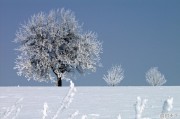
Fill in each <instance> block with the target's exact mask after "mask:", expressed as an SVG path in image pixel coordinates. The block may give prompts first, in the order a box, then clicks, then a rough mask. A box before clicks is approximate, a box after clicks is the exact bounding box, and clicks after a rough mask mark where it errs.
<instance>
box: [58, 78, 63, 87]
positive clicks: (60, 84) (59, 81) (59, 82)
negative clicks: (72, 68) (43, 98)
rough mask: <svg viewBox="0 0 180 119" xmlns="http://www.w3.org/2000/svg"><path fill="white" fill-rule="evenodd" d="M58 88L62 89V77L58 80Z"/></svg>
mask: <svg viewBox="0 0 180 119" xmlns="http://www.w3.org/2000/svg"><path fill="white" fill-rule="evenodd" d="M57 86H58V87H61V86H62V79H61V77H60V78H57Z"/></svg>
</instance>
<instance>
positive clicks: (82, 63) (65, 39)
mask: <svg viewBox="0 0 180 119" xmlns="http://www.w3.org/2000/svg"><path fill="white" fill-rule="evenodd" d="M15 42H18V43H20V47H19V48H18V49H17V50H18V51H19V52H20V54H19V55H18V57H17V59H16V62H15V63H16V65H15V67H14V68H15V69H17V70H18V72H17V74H18V75H20V76H21V75H23V76H25V77H26V78H27V79H28V80H30V79H34V80H36V81H46V82H47V81H50V80H51V81H54V80H53V77H52V75H51V74H52V72H53V73H54V74H55V75H56V77H57V85H58V86H61V85H62V77H63V76H65V75H66V74H67V73H71V72H75V71H78V72H79V73H84V72H85V71H86V70H90V71H95V70H96V67H97V66H98V65H99V60H100V53H102V43H101V42H100V41H98V40H97V36H96V34H95V33H93V32H86V33H82V29H81V26H80V25H79V24H78V21H77V20H76V18H75V15H74V14H73V12H71V11H70V10H65V9H61V10H56V11H54V10H52V11H50V12H49V13H48V14H46V13H43V12H41V13H38V14H36V15H33V16H32V17H31V18H30V19H29V20H28V22H27V23H25V24H24V25H22V26H21V27H20V28H19V30H18V32H17V33H16V39H15Z"/></svg>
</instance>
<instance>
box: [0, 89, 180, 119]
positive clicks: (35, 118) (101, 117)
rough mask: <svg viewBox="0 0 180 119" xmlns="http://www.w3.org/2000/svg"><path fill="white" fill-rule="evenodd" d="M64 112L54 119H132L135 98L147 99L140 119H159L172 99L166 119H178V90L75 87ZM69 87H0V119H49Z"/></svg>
mask: <svg viewBox="0 0 180 119" xmlns="http://www.w3.org/2000/svg"><path fill="white" fill-rule="evenodd" d="M76 89H77V92H76V93H75V95H74V99H73V101H72V102H71V104H70V105H69V107H68V108H67V109H64V110H61V111H60V113H59V115H58V118H57V119H68V118H70V119H72V118H73V116H75V118H74V119H83V118H84V119H86V117H88V118H87V119H117V117H118V115H119V114H120V115H121V118H122V119H135V104H136V101H137V97H138V96H139V97H141V98H142V99H147V100H148V101H147V102H146V105H145V109H144V111H143V113H142V117H149V118H151V119H160V115H161V112H162V109H163V104H164V101H165V100H166V99H168V97H169V96H170V97H173V108H172V110H171V111H170V112H169V114H172V117H170V118H169V119H180V87H172V86H171V87H165V86H162V87H76ZM68 91H69V87H62V88H59V87H0V119H3V118H4V119H52V118H53V116H54V115H55V113H56V112H57V110H58V108H59V107H60V106H61V105H62V100H63V99H64V97H65V96H66V95H67V93H68Z"/></svg>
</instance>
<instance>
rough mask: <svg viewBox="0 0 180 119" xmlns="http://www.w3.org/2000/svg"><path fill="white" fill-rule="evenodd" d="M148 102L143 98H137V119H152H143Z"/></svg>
mask: <svg viewBox="0 0 180 119" xmlns="http://www.w3.org/2000/svg"><path fill="white" fill-rule="evenodd" d="M147 101H148V100H147V99H141V97H137V101H136V103H135V119H150V118H142V113H143V111H144V108H145V105H146V103H147Z"/></svg>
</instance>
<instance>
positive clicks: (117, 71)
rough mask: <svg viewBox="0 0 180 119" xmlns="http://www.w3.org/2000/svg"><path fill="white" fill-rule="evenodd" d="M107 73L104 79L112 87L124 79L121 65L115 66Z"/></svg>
mask: <svg viewBox="0 0 180 119" xmlns="http://www.w3.org/2000/svg"><path fill="white" fill-rule="evenodd" d="M107 73H108V74H107V75H104V76H103V79H104V80H105V81H106V83H107V84H108V85H110V86H115V85H118V84H119V83H120V82H121V81H122V80H123V79H124V70H123V69H122V67H121V65H118V66H113V67H112V68H111V69H110V70H108V72H107Z"/></svg>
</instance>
